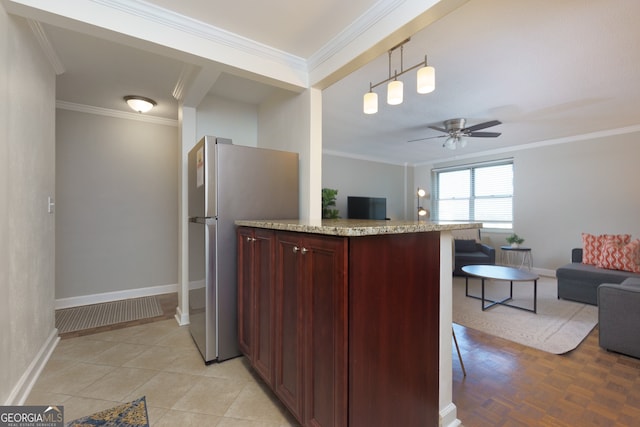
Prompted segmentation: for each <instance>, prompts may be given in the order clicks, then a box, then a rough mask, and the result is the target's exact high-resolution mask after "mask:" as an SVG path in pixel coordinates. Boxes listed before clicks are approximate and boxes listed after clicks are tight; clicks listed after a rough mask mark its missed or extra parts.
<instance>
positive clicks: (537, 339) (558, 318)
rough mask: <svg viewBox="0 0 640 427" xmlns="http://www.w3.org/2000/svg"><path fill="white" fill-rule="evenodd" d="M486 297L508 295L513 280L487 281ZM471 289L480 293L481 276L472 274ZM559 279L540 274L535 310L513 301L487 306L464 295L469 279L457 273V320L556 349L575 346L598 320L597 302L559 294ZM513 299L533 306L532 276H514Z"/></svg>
mask: <svg viewBox="0 0 640 427" xmlns="http://www.w3.org/2000/svg"><path fill="white" fill-rule="evenodd" d="M485 291H486V293H487V297H488V298H491V299H500V298H501V297H504V296H508V295H509V282H503V281H490V280H488V281H487V282H486V284H485ZM469 294H470V295H480V294H481V286H480V280H479V279H474V278H470V279H469ZM557 295H558V294H557V281H556V279H554V278H550V277H541V278H540V280H538V298H537V301H538V307H537V313H530V312H526V311H522V310H518V309H515V308H512V307H504V306H495V307H492V308H489V309H487V310H485V311H482V309H481V307H480V306H481V301H479V300H477V299H474V298H470V297H467V296H465V280H464V278H462V277H454V279H453V321H454V323H457V324H460V325H463V326H466V327H468V328H471V329H476V330H479V331H482V332H486V333H488V334H490V335H494V336H497V337H500V338H504V339H507V340H510V341H514V342H517V343H520V344H523V345H526V346H529V347H533V348H537V349H539V350H543V351H546V352H548V353H553V354H563V353H566V352H568V351H571V350H573V349H574V348H576V347H577V346H578V345H579V344H580V343H581V342H582V341H583V340H584V339H585V338H586V336H587V335H588V334H589V333H590V332H591V330H592V329H593V328H594V327H595V326H596V325H597V324H598V307H596V306H592V305H587V304H581V303H578V302H573V301H566V300H561V299H560V300H559V299H558V297H557ZM513 296H514V298H513V301H510V302H509V303H510V304H514V305H519V306H523V307H528V308H531V307H532V306H533V282H515V283H514V284H513Z"/></svg>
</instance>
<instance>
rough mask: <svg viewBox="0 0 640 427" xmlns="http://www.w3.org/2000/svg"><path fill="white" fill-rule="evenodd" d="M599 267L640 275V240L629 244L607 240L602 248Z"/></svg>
mask: <svg viewBox="0 0 640 427" xmlns="http://www.w3.org/2000/svg"><path fill="white" fill-rule="evenodd" d="M598 267H600V268H607V269H609V270H623V271H631V272H633V273H640V239H636V240H634V241H632V242H629V243H627V244H618V243H616V241H615V240H606V241H605V242H604V243H603V244H602V246H601V248H600V262H598Z"/></svg>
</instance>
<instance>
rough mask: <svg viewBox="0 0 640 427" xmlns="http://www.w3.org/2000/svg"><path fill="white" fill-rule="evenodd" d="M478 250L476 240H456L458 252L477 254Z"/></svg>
mask: <svg viewBox="0 0 640 427" xmlns="http://www.w3.org/2000/svg"><path fill="white" fill-rule="evenodd" d="M477 250H478V247H477V245H476V241H475V240H463V239H456V252H476V251H477Z"/></svg>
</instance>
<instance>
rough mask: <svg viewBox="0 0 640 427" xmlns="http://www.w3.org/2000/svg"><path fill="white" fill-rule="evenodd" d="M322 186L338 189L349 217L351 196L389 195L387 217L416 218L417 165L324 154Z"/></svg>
mask: <svg viewBox="0 0 640 427" xmlns="http://www.w3.org/2000/svg"><path fill="white" fill-rule="evenodd" d="M322 187H323V188H333V189H337V190H338V197H337V199H336V207H337V209H338V210H339V211H340V217H342V218H347V196H364V197H386V198H387V217H389V218H391V219H394V220H404V219H408V220H415V219H416V218H417V217H416V216H415V213H414V209H413V206H414V205H415V202H414V200H413V194H414V193H415V191H414V188H413V168H412V167H405V166H398V165H391V164H386V163H378V162H372V161H368V160H359V159H352V158H346V157H339V156H336V155H329V154H324V155H323V156H322Z"/></svg>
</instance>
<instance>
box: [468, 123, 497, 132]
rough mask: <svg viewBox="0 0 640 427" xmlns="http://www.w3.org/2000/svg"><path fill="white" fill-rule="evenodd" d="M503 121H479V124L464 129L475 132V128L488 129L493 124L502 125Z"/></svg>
mask: <svg viewBox="0 0 640 427" xmlns="http://www.w3.org/2000/svg"><path fill="white" fill-rule="evenodd" d="M501 124H502V122H501V121H500V120H491V121H489V122H484V123H478V124H477V125H473V126H469V127H468V128H465V129H463V130H464V131H465V132H473V131H474V130H480V129H486V128H490V127H491V126H498V125H501Z"/></svg>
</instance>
